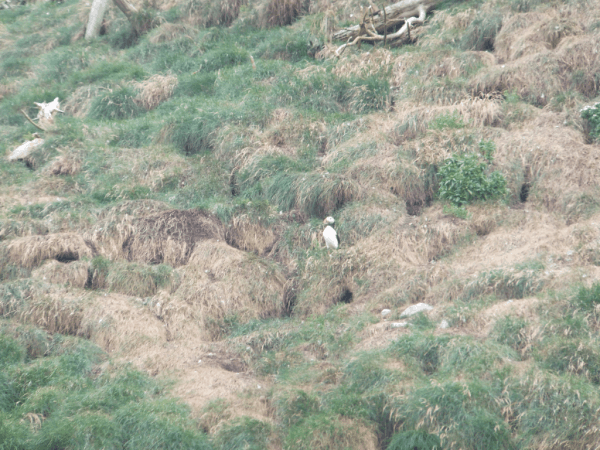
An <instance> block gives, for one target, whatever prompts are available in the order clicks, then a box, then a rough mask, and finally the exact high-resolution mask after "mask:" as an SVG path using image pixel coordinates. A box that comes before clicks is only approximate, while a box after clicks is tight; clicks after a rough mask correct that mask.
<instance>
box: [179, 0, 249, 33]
mask: <svg viewBox="0 0 600 450" xmlns="http://www.w3.org/2000/svg"><path fill="white" fill-rule="evenodd" d="M247 3H248V1H247V0H191V1H190V2H189V3H188V4H187V8H186V9H187V15H188V20H189V21H190V22H191V23H193V24H194V25H200V26H204V27H212V26H218V25H221V26H226V27H228V26H230V25H231V24H232V23H233V21H234V20H235V19H237V18H238V16H239V14H240V8H241V7H242V6H243V5H245V4H247Z"/></svg>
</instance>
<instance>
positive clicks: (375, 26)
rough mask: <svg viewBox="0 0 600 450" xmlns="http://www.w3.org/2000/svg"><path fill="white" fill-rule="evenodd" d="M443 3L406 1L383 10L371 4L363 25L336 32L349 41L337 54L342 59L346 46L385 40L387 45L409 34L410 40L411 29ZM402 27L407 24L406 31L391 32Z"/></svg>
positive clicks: (416, 0)
mask: <svg viewBox="0 0 600 450" xmlns="http://www.w3.org/2000/svg"><path fill="white" fill-rule="evenodd" d="M440 2H441V0H402V1H401V2H398V3H394V4H393V5H389V6H387V7H385V8H382V9H378V8H377V7H374V6H373V5H371V6H369V7H368V8H366V10H365V14H364V15H363V18H362V21H361V23H360V24H358V25H354V26H352V27H349V28H345V29H343V30H340V31H338V32H336V33H334V35H333V38H334V39H339V40H345V41H346V43H345V44H343V45H341V46H340V47H339V48H338V49H337V50H336V52H335V54H336V55H337V56H340V55H341V54H342V52H343V51H344V50H345V49H346V47H350V46H352V45H360V43H361V42H362V41H366V42H377V41H384V43H386V44H387V42H388V41H392V40H397V39H399V38H401V37H403V36H404V35H405V34H406V35H408V36H409V37H410V28H411V27H415V26H418V25H422V24H423V22H424V21H425V17H426V15H427V12H428V11H430V10H431V9H433V8H434V7H435V6H436V5H437V4H438V3H440ZM411 16H412V17H411ZM414 16H417V17H414ZM400 24H403V26H402V28H400V29H399V30H397V31H395V32H393V33H391V34H390V33H388V30H389V29H390V28H392V27H395V26H397V25H400Z"/></svg>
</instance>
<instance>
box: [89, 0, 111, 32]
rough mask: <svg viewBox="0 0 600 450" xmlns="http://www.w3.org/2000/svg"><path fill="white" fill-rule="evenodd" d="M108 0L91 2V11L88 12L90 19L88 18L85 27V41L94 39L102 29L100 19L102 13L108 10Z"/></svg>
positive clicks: (102, 16)
mask: <svg viewBox="0 0 600 450" xmlns="http://www.w3.org/2000/svg"><path fill="white" fill-rule="evenodd" d="M108 2H109V0H94V1H93V2H92V9H91V10H90V17H89V18H88V23H87V26H86V27H85V40H86V41H89V40H90V39H95V38H97V37H98V35H99V34H100V28H101V27H102V19H103V18H104V13H106V10H107V9H108Z"/></svg>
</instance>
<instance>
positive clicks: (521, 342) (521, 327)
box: [492, 316, 528, 354]
mask: <svg viewBox="0 0 600 450" xmlns="http://www.w3.org/2000/svg"><path fill="white" fill-rule="evenodd" d="M526 329H527V321H526V320H525V319H522V318H513V317H511V316H506V317H504V318H502V319H498V320H497V321H496V323H495V324H494V329H493V330H492V335H493V336H494V338H495V339H496V340H497V341H498V342H500V343H501V344H504V345H508V346H509V347H511V348H512V349H514V350H515V351H517V352H519V353H521V354H522V353H523V351H524V350H525V349H526V347H527V345H528V342H527V337H526V335H525V332H526Z"/></svg>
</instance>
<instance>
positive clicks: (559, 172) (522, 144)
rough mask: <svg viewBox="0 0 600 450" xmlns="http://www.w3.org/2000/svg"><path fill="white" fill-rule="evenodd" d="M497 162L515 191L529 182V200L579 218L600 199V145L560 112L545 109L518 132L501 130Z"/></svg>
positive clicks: (568, 217)
mask: <svg viewBox="0 0 600 450" xmlns="http://www.w3.org/2000/svg"><path fill="white" fill-rule="evenodd" d="M494 141H495V142H496V146H497V149H496V153H495V164H496V165H497V167H500V169H501V170H502V172H504V173H505V174H506V177H507V180H508V182H509V186H511V185H512V187H511V189H512V190H513V196H515V197H517V196H518V195H519V192H520V190H521V186H522V183H525V182H526V183H529V186H530V187H529V195H528V197H527V203H528V204H530V203H531V204H534V205H536V206H542V207H544V208H545V209H546V210H547V211H553V212H560V213H562V214H565V215H566V218H567V220H570V221H574V220H575V221H576V220H578V218H579V217H585V216H586V214H588V213H589V212H590V211H593V208H595V205H597V204H598V202H597V201H595V200H594V199H595V198H596V196H597V192H598V185H599V182H600V147H599V146H597V145H588V144H585V137H584V136H583V135H582V134H581V133H580V132H579V131H577V130H574V129H573V128H571V127H567V126H565V125H564V123H563V122H561V118H560V116H559V115H556V114H553V113H551V112H543V113H540V114H539V115H538V116H537V117H535V118H534V119H533V120H531V121H529V122H527V123H526V124H524V126H523V128H522V129H520V130H519V131H518V132H514V131H513V132H501V133H499V135H498V136H497V137H496V138H495V139H494Z"/></svg>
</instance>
